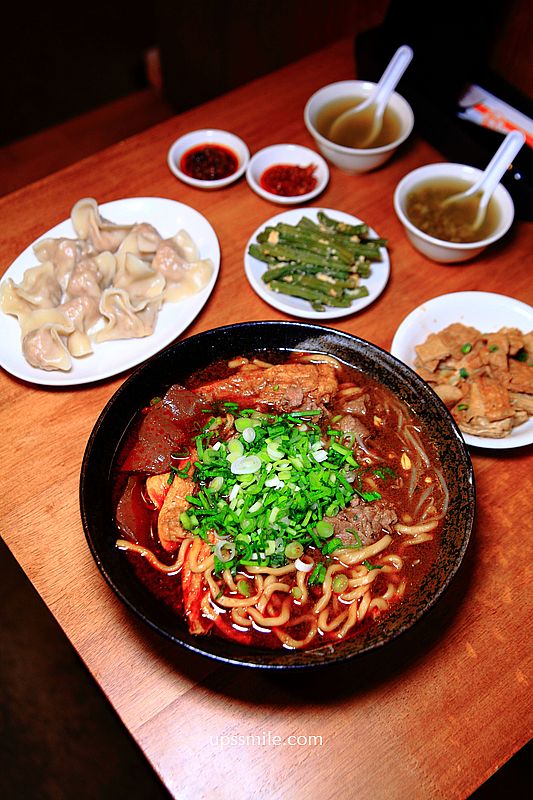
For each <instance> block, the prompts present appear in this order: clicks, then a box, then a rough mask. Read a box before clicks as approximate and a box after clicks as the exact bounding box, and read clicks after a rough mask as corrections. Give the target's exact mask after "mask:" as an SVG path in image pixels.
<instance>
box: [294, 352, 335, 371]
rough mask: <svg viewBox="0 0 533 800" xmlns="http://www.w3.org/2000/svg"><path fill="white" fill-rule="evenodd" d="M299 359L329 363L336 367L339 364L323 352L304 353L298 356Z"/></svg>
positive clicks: (312, 362) (313, 362)
mask: <svg viewBox="0 0 533 800" xmlns="http://www.w3.org/2000/svg"><path fill="white" fill-rule="evenodd" d="M299 361H307V362H308V363H310V364H331V365H332V366H333V367H337V368H340V366H341V365H340V363H339V362H338V361H337V359H336V358H334V357H333V356H327V355H326V354H325V353H304V354H303V355H301V356H300V357H299Z"/></svg>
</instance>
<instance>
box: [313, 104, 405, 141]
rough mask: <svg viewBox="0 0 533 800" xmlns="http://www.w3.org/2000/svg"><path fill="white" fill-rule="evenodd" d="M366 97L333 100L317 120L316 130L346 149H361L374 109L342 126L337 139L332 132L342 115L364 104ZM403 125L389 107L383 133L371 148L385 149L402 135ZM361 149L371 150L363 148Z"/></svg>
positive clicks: (385, 116)
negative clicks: (384, 147) (333, 126)
mask: <svg viewBox="0 0 533 800" xmlns="http://www.w3.org/2000/svg"><path fill="white" fill-rule="evenodd" d="M365 99H366V98H364V97H340V98H338V99H336V100H332V101H331V102H330V103H327V104H326V105H325V106H324V108H322V109H321V110H320V111H319V112H318V114H317V118H316V129H317V131H318V132H319V133H320V134H321V135H322V136H324V137H325V138H326V139H329V140H330V141H331V142H335V144H340V145H343V146H344V147H357V148H359V147H360V145H359V144H358V142H360V141H361V140H362V139H364V137H365V136H366V133H367V131H368V128H369V127H370V125H371V124H372V119H373V113H372V108H369V109H368V112H363V113H362V114H358V115H356V116H354V117H351V118H350V119H349V120H347V121H346V123H345V124H344V125H342V126H341V128H340V132H339V133H337V135H336V136H335V137H332V136H330V130H331V127H332V125H333V123H334V122H335V120H336V119H337V117H340V115H341V114H342V113H344V112H345V111H347V110H348V109H349V108H354V107H355V106H357V105H359V104H360V103H362V102H363V100H365ZM401 130H402V124H401V121H400V118H399V116H398V115H397V114H396V113H395V112H394V111H393V110H392V109H391V108H390V106H387V108H386V109H385V113H384V115H383V126H382V128H381V132H380V133H379V135H378V136H376V138H375V139H374V141H373V142H372V145H371V147H372V148H374V147H383V146H384V145H386V144H390V143H391V142H394V141H395V140H396V139H398V137H399V136H400V134H401ZM361 149H370V147H367V148H361Z"/></svg>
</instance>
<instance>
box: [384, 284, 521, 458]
mask: <svg viewBox="0 0 533 800" xmlns="http://www.w3.org/2000/svg"><path fill="white" fill-rule="evenodd" d="M452 322H461V323H463V324H464V325H471V326H472V327H474V328H477V329H478V330H480V331H482V332H483V333H490V332H492V331H497V330H499V329H500V328H503V327H507V328H518V329H519V330H521V331H523V332H524V333H526V332H528V331H531V330H533V307H532V306H530V305H528V304H527V303H522V302H521V301H520V300H515V299H514V298H513V297H507V296H506V295H503V294H493V293H491V292H454V293H452V294H443V295H440V296H439V297H434V298H433V299H432V300H428V301H427V302H426V303H423V304H422V305H421V306H418V308H415V309H414V311H411V313H410V314H409V315H408V316H407V317H406V318H405V319H404V320H403V322H402V323H401V324H400V326H399V327H398V330H397V331H396V333H395V335H394V339H393V340H392V345H391V349H390V352H391V353H392V355H393V356H396V358H399V359H400V361H403V362H404V363H405V364H407V365H408V366H409V367H413V364H414V361H415V357H416V353H415V345H417V344H421V343H422V342H423V341H425V340H426V338H427V337H428V336H429V334H430V333H436V332H437V331H440V330H442V328H445V327H446V326H447V325H451V323H452ZM462 435H463V438H464V440H465V442H466V443H467V444H468V445H471V446H472V447H488V448H491V449H496V450H504V449H507V448H510V447H522V446H523V445H526V444H531V442H533V417H531V418H530V419H529V420H528V421H527V422H525V423H524V424H523V425H519V426H518V427H516V428H514V429H513V430H512V431H511V433H510V434H509V436H506V437H505V438H504V439H490V438H489V437H487V436H472V435H471V434H468V433H463V434H462Z"/></svg>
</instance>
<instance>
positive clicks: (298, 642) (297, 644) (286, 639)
mask: <svg viewBox="0 0 533 800" xmlns="http://www.w3.org/2000/svg"><path fill="white" fill-rule="evenodd" d="M309 618H310V622H311V624H310V627H309V631H308V632H307V636H306V637H305V638H304V639H294V638H293V637H292V636H289V634H288V633H287V632H286V631H284V630H280V629H279V628H274V633H275V634H276V636H277V637H278V639H279V640H280V642H282V643H283V644H284V645H285V647H291V648H294V649H295V650H298V649H300V648H302V647H307V645H308V644H310V643H311V642H312V641H313V639H314V638H315V636H316V634H317V630H318V626H317V623H316V620H315V619H313V618H312V617H311V615H309Z"/></svg>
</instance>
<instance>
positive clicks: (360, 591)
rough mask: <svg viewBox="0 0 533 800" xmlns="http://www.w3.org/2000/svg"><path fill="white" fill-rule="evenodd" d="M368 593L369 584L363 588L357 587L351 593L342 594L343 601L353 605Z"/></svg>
mask: <svg viewBox="0 0 533 800" xmlns="http://www.w3.org/2000/svg"><path fill="white" fill-rule="evenodd" d="M368 591H369V585H368V583H366V584H364V585H363V586H357V587H356V588H355V589H354V590H353V591H351V592H344V594H341V600H342V601H343V602H344V603H352V602H354V601H355V600H359V598H360V597H362V596H363V595H364V594H365V593H366V592H368Z"/></svg>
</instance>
